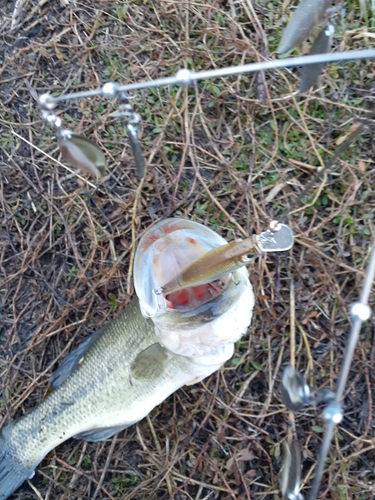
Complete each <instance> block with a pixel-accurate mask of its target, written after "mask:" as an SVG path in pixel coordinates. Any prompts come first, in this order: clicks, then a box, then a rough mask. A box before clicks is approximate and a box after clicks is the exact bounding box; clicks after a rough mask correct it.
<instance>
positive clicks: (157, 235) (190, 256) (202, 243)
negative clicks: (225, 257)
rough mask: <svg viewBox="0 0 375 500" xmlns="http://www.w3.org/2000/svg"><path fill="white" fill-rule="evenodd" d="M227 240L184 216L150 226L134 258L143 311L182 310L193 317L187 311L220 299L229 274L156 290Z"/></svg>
mask: <svg viewBox="0 0 375 500" xmlns="http://www.w3.org/2000/svg"><path fill="white" fill-rule="evenodd" d="M225 243H227V242H226V241H225V240H224V238H222V237H221V236H219V235H218V234H217V233H215V232H214V231H212V230H211V229H209V228H207V227H205V226H203V225H201V224H199V223H197V222H193V221H189V220H185V219H178V218H176V219H165V220H163V221H160V222H158V223H157V224H155V225H154V226H152V227H151V228H150V229H148V230H147V231H146V232H145V234H144V235H143V236H142V238H141V240H140V243H139V246H138V248H137V251H136V255H135V259H134V286H135V290H136V293H137V295H138V298H139V301H140V307H141V311H142V314H143V315H144V316H148V317H155V316H159V315H161V314H165V313H168V312H172V311H179V312H181V313H187V316H188V317H190V318H191V314H188V313H191V312H192V311H197V312H198V311H201V312H202V309H201V308H202V306H204V305H205V304H207V303H209V302H212V301H215V299H216V300H217V299H218V297H219V296H220V295H222V294H223V292H225V290H226V289H227V288H228V286H229V283H230V281H231V275H230V274H227V275H225V276H223V277H221V278H220V279H219V280H215V281H211V282H208V283H205V284H203V285H199V286H194V287H186V288H183V289H182V290H178V291H176V292H172V293H169V294H167V295H164V294H162V293H157V292H156V291H157V290H158V289H160V287H162V286H163V285H164V284H165V283H166V282H168V281H169V280H171V279H172V278H174V277H175V276H176V275H177V274H178V273H179V272H180V271H182V269H184V268H185V267H186V266H187V265H188V264H190V263H191V262H192V261H193V260H195V259H197V258H198V257H201V256H202V255H204V254H205V253H207V252H208V251H210V250H213V249H214V248H217V247H219V246H221V245H224V244H225ZM209 309H210V307H209V306H206V307H205V308H203V310H205V311H206V312H207V311H208V310H209ZM211 316H212V315H211Z"/></svg>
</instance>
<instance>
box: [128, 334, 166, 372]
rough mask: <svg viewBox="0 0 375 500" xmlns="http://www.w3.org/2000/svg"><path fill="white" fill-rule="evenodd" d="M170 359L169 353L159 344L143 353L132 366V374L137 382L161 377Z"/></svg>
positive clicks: (153, 345)
mask: <svg viewBox="0 0 375 500" xmlns="http://www.w3.org/2000/svg"><path fill="white" fill-rule="evenodd" d="M167 359H168V351H167V350H166V349H165V348H164V347H162V346H161V345H160V344H159V342H156V343H155V344H152V345H150V346H149V347H147V348H146V349H144V350H143V351H141V352H140V353H139V354H138V355H137V357H136V358H135V360H134V361H133V363H132V364H131V366H130V374H131V376H132V378H134V379H136V380H149V379H155V378H158V377H160V375H161V374H162V373H163V371H164V368H165V365H166V362H167Z"/></svg>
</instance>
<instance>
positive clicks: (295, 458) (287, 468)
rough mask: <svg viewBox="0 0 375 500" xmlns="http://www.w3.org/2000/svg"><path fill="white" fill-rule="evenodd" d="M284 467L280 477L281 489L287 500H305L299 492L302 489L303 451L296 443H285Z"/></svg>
mask: <svg viewBox="0 0 375 500" xmlns="http://www.w3.org/2000/svg"><path fill="white" fill-rule="evenodd" d="M284 449H285V451H284V457H283V467H282V470H281V477H280V489H281V493H282V494H283V497H284V498H285V499H287V500H303V497H302V495H301V493H300V492H299V490H300V487H301V465H302V464H301V449H300V446H299V444H298V443H297V442H296V441H292V442H291V443H290V445H288V444H287V443H284Z"/></svg>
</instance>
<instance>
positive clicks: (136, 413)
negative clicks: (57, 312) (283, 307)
mask: <svg viewBox="0 0 375 500" xmlns="http://www.w3.org/2000/svg"><path fill="white" fill-rule="evenodd" d="M191 225H192V226H191ZM180 226H183V228H185V230H186V231H187V232H188V236H186V234H185V235H184V233H182V234H181V233H180V232H179V229H178V228H179V227H180ZM187 227H188V228H189V229H190V232H189V231H188V230H187V229H186V228H187ZM173 228H177V230H176V233H179V234H178V236H177V239H176V238H174V237H173V234H171V233H173V232H174V229H173ZM160 229H162V230H160ZM164 231H166V233H164ZM168 231H169V232H168ZM151 232H152V238H151V239H152V240H153V243H155V242H158V244H157V248H155V247H153V245H152V244H151V248H150V245H146V247H147V248H149V250H150V251H149V252H145V250H146V248H142V244H144V242H145V238H146V239H147V238H148V236H147V233H146V235H145V236H144V237H143V238H142V240H141V244H140V246H139V249H138V250H137V255H136V263H135V264H136V266H135V271H134V272H135V275H134V277H135V283H136V286H137V287H138V292H139V293H138V295H139V302H138V299H137V298H136V297H134V298H133V299H132V301H131V302H130V304H129V305H128V307H127V308H126V309H125V310H124V311H123V312H122V313H120V314H119V316H118V317H117V318H116V319H115V320H114V321H112V322H111V323H110V324H109V325H107V326H106V327H104V328H103V329H102V330H100V331H99V332H97V333H96V334H94V335H93V336H91V337H90V338H89V339H87V340H86V341H85V342H84V343H83V344H82V345H80V346H79V347H78V348H76V349H75V350H73V351H72V352H71V353H70V354H69V355H68V356H67V358H65V360H64V361H63V362H62V364H61V366H60V368H59V369H58V370H57V372H56V373H55V374H54V375H53V377H52V387H53V389H54V390H53V392H52V393H51V394H50V395H49V396H48V397H47V398H46V399H45V401H43V402H42V403H41V404H40V405H39V406H38V407H36V408H35V409H33V410H31V411H30V412H28V413H27V414H26V415H25V416H23V417H22V418H20V419H19V420H16V421H13V422H11V423H10V424H8V425H6V426H5V427H4V428H3V429H2V431H1V435H0V499H1V500H5V499H6V498H8V496H9V495H11V494H12V493H13V492H14V491H15V490H16V489H17V488H18V487H19V486H20V485H21V484H22V482H23V481H25V480H26V479H27V478H31V477H32V476H33V474H34V470H35V468H36V466H37V465H38V464H39V463H40V462H41V460H42V459H43V458H44V457H45V455H46V454H47V453H48V452H49V451H50V450H52V449H53V448H55V447H56V446H58V445H59V444H61V443H62V442H64V441H65V440H67V439H69V438H70V437H76V438H82V439H86V440H89V441H99V440H104V439H108V438H109V437H111V436H112V435H113V434H115V433H117V432H119V431H120V430H122V429H124V428H126V427H128V426H130V425H132V424H134V423H135V422H137V421H139V420H140V419H142V418H143V417H145V416H146V415H147V414H148V413H149V412H150V411H151V410H152V409H153V408H154V407H155V406H156V405H158V404H160V403H161V402H162V401H164V400H165V398H166V397H168V396H169V395H170V394H172V393H173V392H174V391H175V390H177V389H178V388H180V387H182V386H183V385H186V384H187V385H189V384H193V383H196V382H198V381H200V380H202V379H203V378H204V377H207V376H208V375H210V374H211V373H213V372H214V371H215V370H217V369H218V368H219V367H220V366H221V365H222V364H223V363H224V362H225V361H226V360H227V359H229V358H230V357H231V355H232V354H233V349H234V347H233V342H235V341H236V340H237V339H238V338H239V337H240V336H241V335H242V333H243V332H244V331H246V328H247V326H248V324H249V322H250V319H251V313H252V307H253V300H254V299H253V295H252V290H251V285H250V283H249V281H248V278H247V276H246V275H245V273H242V274H241V275H239V276H238V279H239V281H240V283H239V288H238V287H236V288H233V287H234V286H235V285H234V284H233V287H232V288H231V287H230V286H229V287H228V290H225V291H221V292H220V293H218V294H217V295H216V296H215V297H214V300H213V302H214V303H213V304H211V305H208V304H209V302H206V303H205V304H203V305H202V306H201V307H203V310H202V309H201V308H200V307H199V306H198V307H196V306H197V304H196V303H194V304H193V305H192V307H185V309H182V310H181V311H178V310H175V309H173V308H170V310H168V311H165V312H163V313H162V314H158V315H156V316H155V318H153V320H151V319H150V318H148V317H145V316H144V315H142V313H141V311H143V312H145V311H149V309H150V307H152V303H151V304H150V303H148V302H147V301H146V302H145V298H147V297H152V293H151V290H150V289H149V288H150V287H152V286H154V284H155V283H154V281H153V282H152V283H150V284H149V285H148V286H146V289H144V284H145V281H144V275H145V273H146V270H147V273H148V272H150V273H151V276H153V277H154V278H153V279H155V276H159V277H160V278H161V279H164V278H163V272H162V270H160V269H158V267H157V266H158V265H159V264H160V261H163V262H164V259H166V262H169V260H170V259H171V258H172V260H173V259H177V260H178V259H179V257H178V253H179V245H180V244H182V242H183V238H184V237H185V238H186V239H185V243H186V241H188V239H194V237H195V238H196V242H197V245H195V244H194V245H193V246H197V247H198V248H199V247H200V245H201V246H202V248H206V247H207V246H210V243H209V238H208V236H209V234H210V232H211V231H210V230H209V229H207V228H204V226H200V225H196V226H195V224H194V223H190V224H189V221H183V220H181V222H180V223H179V222H178V220H177V221H176V220H175V219H172V220H168V219H167V221H163V222H162V223H160V225H159V226H158V227H156V229H155V228H153V230H152V231H151ZM211 233H212V235H211V236H212V239H213V240H214V241H215V240H216V241H217V240H218V238H219V239H220V241H221V238H220V237H218V235H216V233H213V232H211ZM165 236H168V237H167V242H164V244H163V242H162V240H163V238H164V237H165ZM201 236H203V238H201ZM206 236H207V241H205V242H204V243H203V244H202V239H203V240H204V239H205V237H206ZM176 241H177V246H176ZM212 244H215V243H212V242H211V246H212ZM170 245H172V246H173V245H175V248H174V250H175V251H173V252H172V253H171V255H170V256H169V257H168V256H167V255H163V254H165V253H167V254H168V252H169V250H170V248H169V247H170ZM158 252H159V254H158ZM145 253H146V254H147V256H148V257H149V256H151V258H153V259H155V262H154V266H153V268H151V269H146V267H145V266H144V255H145ZM181 258H182V261H184V257H181ZM155 266H156V267H155ZM172 267H173V266H172ZM177 267H178V266H177ZM147 273H146V274H147ZM167 274H168V273H167ZM156 282H157V280H156ZM139 287H140V288H139ZM227 292H229V293H227ZM242 296H244V297H245V299H246V301H245V302H243V301H241V299H242ZM238 301H239V302H240V303H241V304H242V310H243V311H244V314H243V315H242V319H241V318H236V322H237V325H235V324H233V325H232V336H231V337H230V336H229V334H228V331H227V330H228V329H227V330H223V326H225V325H226V324H227V323H228V322H230V320H231V318H232V320H233V315H236V314H237V316H239V315H240V314H239V311H237V303H238ZM204 306H205V307H204ZM244 308H245V310H244ZM147 315H149V314H146V316H147ZM155 319H157V323H155ZM232 323H233V321H232ZM189 325H190V328H189ZM158 334H159V335H158ZM179 336H180V337H181V338H180V339H178V337H179ZM205 336H206V337H207V336H208V337H207V338H205ZM159 337H160V339H161V341H158V340H159ZM169 337H173V339H170V338H169ZM184 338H185V341H186V342H187V344H186V342H185V341H184V340H183V339H184ZM168 339H169V340H168ZM194 343H196V344H197V347H196V349H194V348H193V346H194ZM166 344H167V345H166ZM169 346H171V347H172V349H170V348H169ZM181 352H188V353H190V352H193V353H197V352H199V353H200V354H199V355H186V354H185V355H182V354H181Z"/></svg>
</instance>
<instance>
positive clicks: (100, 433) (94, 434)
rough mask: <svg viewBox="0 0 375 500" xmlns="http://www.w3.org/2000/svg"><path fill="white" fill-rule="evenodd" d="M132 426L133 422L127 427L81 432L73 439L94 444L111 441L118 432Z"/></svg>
mask: <svg viewBox="0 0 375 500" xmlns="http://www.w3.org/2000/svg"><path fill="white" fill-rule="evenodd" d="M132 424H133V422H130V423H129V424H127V425H114V426H113V427H103V428H102V429H93V430H91V431H85V432H80V433H79V434H76V435H75V436H73V437H74V439H84V440H85V441H92V442H96V441H105V440H106V439H109V438H110V437H112V436H114V435H115V434H117V433H118V432H121V431H123V430H124V429H126V428H127V427H129V426H130V425H132Z"/></svg>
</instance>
